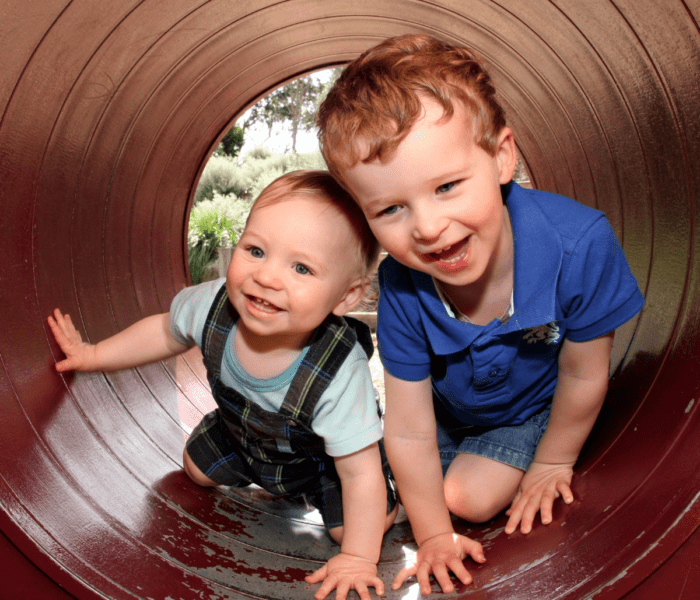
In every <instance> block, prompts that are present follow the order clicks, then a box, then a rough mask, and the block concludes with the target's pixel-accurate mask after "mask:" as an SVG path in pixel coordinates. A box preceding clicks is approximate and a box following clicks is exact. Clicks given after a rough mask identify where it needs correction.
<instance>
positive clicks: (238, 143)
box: [219, 125, 245, 158]
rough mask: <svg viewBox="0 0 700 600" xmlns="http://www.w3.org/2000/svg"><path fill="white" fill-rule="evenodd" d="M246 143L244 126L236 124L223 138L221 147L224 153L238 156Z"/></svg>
mask: <svg viewBox="0 0 700 600" xmlns="http://www.w3.org/2000/svg"><path fill="white" fill-rule="evenodd" d="M244 143H245V132H244V131H243V128H242V127H238V126H237V125H236V126H234V127H231V129H229V130H228V131H227V132H226V135H225V136H224V137H223V139H222V140H221V145H220V146H219V148H220V151H221V153H222V154H224V155H226V156H230V157H231V158H235V157H236V156H238V153H239V152H240V151H241V148H243V144H244Z"/></svg>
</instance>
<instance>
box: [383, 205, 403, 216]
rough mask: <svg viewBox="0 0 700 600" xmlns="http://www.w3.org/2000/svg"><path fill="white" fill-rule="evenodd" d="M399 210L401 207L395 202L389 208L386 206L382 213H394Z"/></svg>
mask: <svg viewBox="0 0 700 600" xmlns="http://www.w3.org/2000/svg"><path fill="white" fill-rule="evenodd" d="M397 210H399V207H398V206H397V205H396V204H394V205H393V206H390V207H389V208H385V209H384V210H383V211H382V213H381V214H383V215H393V214H394V213H395V212H396V211H397Z"/></svg>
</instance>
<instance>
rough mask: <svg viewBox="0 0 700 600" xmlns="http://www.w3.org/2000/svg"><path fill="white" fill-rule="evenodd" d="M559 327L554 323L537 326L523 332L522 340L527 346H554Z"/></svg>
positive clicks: (557, 337)
mask: <svg viewBox="0 0 700 600" xmlns="http://www.w3.org/2000/svg"><path fill="white" fill-rule="evenodd" d="M559 337H560V336H559V327H558V326H557V322H556V321H552V322H551V323H547V324H546V325H538V326H537V327H531V328H530V329H526V330H525V335H524V336H523V339H524V340H526V341H527V343H528V344H534V343H536V342H544V343H545V344H556V343H557V342H558V341H559Z"/></svg>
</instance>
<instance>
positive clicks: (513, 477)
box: [444, 454, 525, 523]
mask: <svg viewBox="0 0 700 600" xmlns="http://www.w3.org/2000/svg"><path fill="white" fill-rule="evenodd" d="M524 474H525V473H524V472H523V471H521V470H520V469H516V468H515V467H511V466H510V465H506V464H504V463H501V462H498V461H496V460H492V459H490V458H486V457H484V456H477V455H475V454H458V455H457V456H456V457H455V459H454V460H453V461H452V464H450V466H449V468H448V469H447V473H446V474H445V481H444V487H445V502H446V503H447V508H448V509H449V511H450V512H451V513H452V514H454V515H457V516H458V517H461V518H462V519H464V520H465V521H469V522H470V523H483V522H485V521H488V520H490V519H492V518H493V517H495V516H496V515H497V514H498V513H500V512H501V511H502V510H504V509H506V508H508V507H509V506H510V504H511V502H512V501H513V498H514V497H515V494H516V493H517V491H518V486H519V485H520V481H521V479H522V478H523V475H524Z"/></svg>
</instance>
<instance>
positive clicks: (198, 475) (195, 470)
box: [182, 448, 219, 487]
mask: <svg viewBox="0 0 700 600" xmlns="http://www.w3.org/2000/svg"><path fill="white" fill-rule="evenodd" d="M182 461H183V465H184V467H185V473H187V475H188V476H189V478H190V479H191V480H192V481H194V482H195V483H196V484H197V485H201V486H202V487H214V486H217V485H219V484H218V483H216V481H214V480H212V479H209V477H207V476H206V475H205V474H204V473H202V471H201V470H200V468H199V467H198V466H197V465H195V464H194V462H193V461H192V459H191V458H190V455H189V454H188V453H187V448H185V451H184V452H183V453H182Z"/></svg>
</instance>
